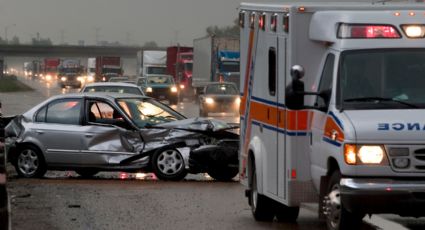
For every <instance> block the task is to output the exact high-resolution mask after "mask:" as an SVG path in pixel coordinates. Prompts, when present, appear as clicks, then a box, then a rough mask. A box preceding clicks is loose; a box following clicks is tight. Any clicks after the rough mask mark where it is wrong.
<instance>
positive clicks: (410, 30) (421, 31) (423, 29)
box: [401, 25, 425, 38]
mask: <svg viewBox="0 0 425 230" xmlns="http://www.w3.org/2000/svg"><path fill="white" fill-rule="evenodd" d="M401 28H402V29H403V32H404V34H406V36H407V37H408V38H423V37H425V25H401Z"/></svg>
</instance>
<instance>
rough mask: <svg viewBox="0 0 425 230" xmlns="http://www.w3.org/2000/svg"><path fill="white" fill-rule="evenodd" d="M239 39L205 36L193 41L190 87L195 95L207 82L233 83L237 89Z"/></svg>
mask: <svg viewBox="0 0 425 230" xmlns="http://www.w3.org/2000/svg"><path fill="white" fill-rule="evenodd" d="M239 56H240V55H239V38H233V37H217V36H206V37H203V38H198V39H195V40H194V41H193V75H192V87H193V88H194V89H195V92H196V94H198V93H199V92H200V91H202V88H203V87H204V86H205V85H206V84H207V83H209V82H214V81H226V82H233V83H235V84H236V85H237V86H238V88H239V79H240V77H239V76H240V70H239Z"/></svg>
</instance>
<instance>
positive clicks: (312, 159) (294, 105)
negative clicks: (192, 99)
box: [195, 2, 425, 230]
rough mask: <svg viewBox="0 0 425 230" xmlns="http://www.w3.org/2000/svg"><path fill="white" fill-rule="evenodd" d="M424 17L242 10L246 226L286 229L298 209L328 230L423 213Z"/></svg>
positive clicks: (286, 6) (380, 9)
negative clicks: (249, 217) (273, 224)
mask: <svg viewBox="0 0 425 230" xmlns="http://www.w3.org/2000/svg"><path fill="white" fill-rule="evenodd" d="M424 14H425V5H424V4H423V3H412V2H400V3H397V2H381V3H379V2H374V3H360V2H357V3H343V2H332V3H331V2H326V3H320V2H316V3H313V2H311V3H306V2H293V3H289V2H280V3H272V4H266V3H242V4H241V7H240V15H239V23H240V27H241V64H242V66H241V76H242V77H241V84H240V85H241V92H240V93H241V95H242V98H241V104H240V105H241V106H240V115H241V118H240V120H241V124H240V158H239V159H240V161H239V163H240V172H239V175H240V181H241V183H242V184H244V185H245V186H246V191H245V195H246V196H247V198H248V203H249V204H250V206H251V211H252V214H253V217H254V218H255V219H256V220H259V221H272V220H273V219H274V218H277V220H279V221H295V220H296V219H297V217H298V214H299V209H300V206H301V205H302V203H307V202H318V203H319V209H318V214H319V217H322V218H324V219H325V220H326V223H327V227H328V229H330V230H336V229H344V230H345V229H361V223H362V219H363V217H364V216H365V215H372V214H377V213H394V214H398V215H401V216H413V217H421V216H425V209H424V205H425V199H424V198H425V181H424V178H425V157H424V155H425V144H424V140H425V132H424V130H425V122H424V119H423V117H424V116H425V90H424V84H425V80H424V79H425V78H424V76H425V49H424V45H423V44H424V42H425V26H424V25H425V17H423V15H424ZM195 54H196V53H195ZM195 57H196V56H195Z"/></svg>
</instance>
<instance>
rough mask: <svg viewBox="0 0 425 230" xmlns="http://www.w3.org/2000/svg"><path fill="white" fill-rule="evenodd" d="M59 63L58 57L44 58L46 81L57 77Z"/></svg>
mask: <svg viewBox="0 0 425 230" xmlns="http://www.w3.org/2000/svg"><path fill="white" fill-rule="evenodd" d="M60 63H61V60H60V59H59V58H45V59H44V65H43V66H44V71H43V72H44V79H45V80H46V81H51V80H56V79H57V78H58V68H59V65H60Z"/></svg>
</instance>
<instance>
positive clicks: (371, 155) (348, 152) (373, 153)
mask: <svg viewBox="0 0 425 230" xmlns="http://www.w3.org/2000/svg"><path fill="white" fill-rule="evenodd" d="M344 159H345V162H346V163H347V164H349V165H358V164H383V163H385V160H386V155H385V150H384V148H383V147H382V146H380V145H353V144H345V145H344ZM387 164H388V163H387Z"/></svg>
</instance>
